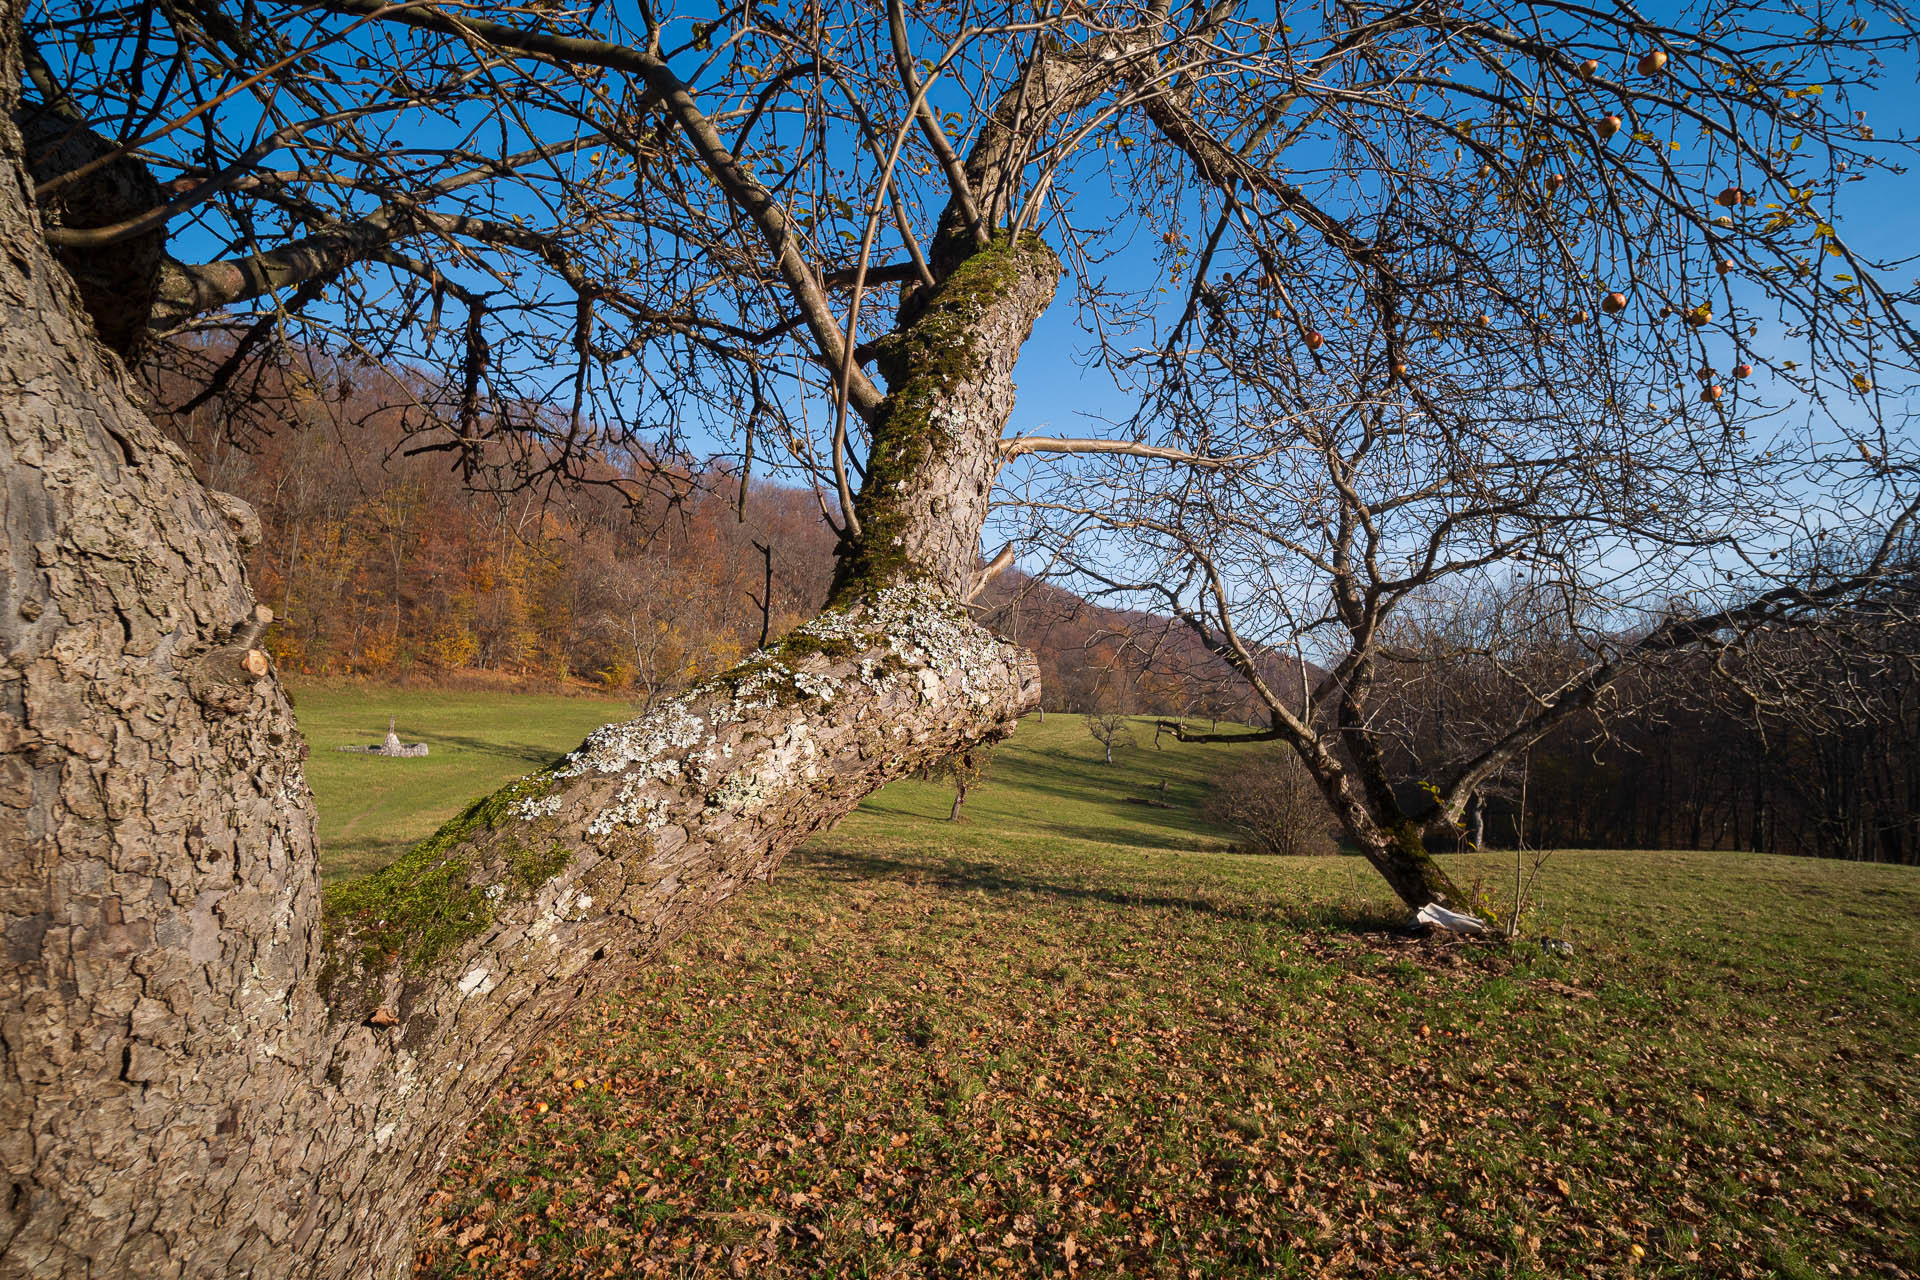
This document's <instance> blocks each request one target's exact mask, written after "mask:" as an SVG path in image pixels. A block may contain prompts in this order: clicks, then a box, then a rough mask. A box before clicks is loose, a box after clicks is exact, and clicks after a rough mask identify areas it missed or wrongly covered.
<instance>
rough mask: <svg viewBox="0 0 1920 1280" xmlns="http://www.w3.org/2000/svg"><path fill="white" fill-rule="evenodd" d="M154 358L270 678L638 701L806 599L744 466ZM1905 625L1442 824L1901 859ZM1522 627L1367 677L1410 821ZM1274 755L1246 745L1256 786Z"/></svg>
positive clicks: (1069, 697)
mask: <svg viewBox="0 0 1920 1280" xmlns="http://www.w3.org/2000/svg"><path fill="white" fill-rule="evenodd" d="M146 373H147V377H148V379H149V381H150V383H151V384H152V385H153V387H154V390H155V399H156V401H157V402H158V408H157V412H156V415H155V416H156V418H157V419H158V420H159V421H160V422H162V423H163V424H164V425H165V426H166V427H167V428H168V429H169V430H171V431H172V433H173V434H174V436H175V438H176V439H177V440H178V441H179V442H180V443H181V444H182V445H183V446H184V447H185V448H186V450H187V451H188V453H189V454H190V456H191V457H192V458H193V459H194V461H195V464H196V466H197V468H198V470H199V473H200V475H201V478H202V479H203V480H204V481H205V482H206V483H208V484H209V485H210V486H212V487H213V488H215V489H219V490H223V491H226V492H230V493H233V494H236V495H238V496H239V497H241V498H243V499H245V500H246V501H247V502H249V503H250V504H252V506H253V507H254V509H255V510H256V511H257V512H258V514H259V517H260V523H261V531H262V538H261V541H260V543H259V545H258V546H256V547H255V548H254V549H253V551H252V553H251V565H250V567H251V572H252V575H253V581H254V584H255V590H256V592H257V593H258V595H259V598H260V599H261V600H262V601H263V602H265V603H266V604H268V605H269V606H271V607H272V608H273V610H274V612H275V615H276V618H277V622H276V623H275V625H274V627H273V629H272V631H271V632H270V633H269V636H268V640H267V643H268V645H269V647H270V648H271V650H272V652H273V655H274V658H275V660H276V662H277V663H278V664H279V666H280V668H281V669H282V670H283V671H287V672H291V673H297V674H306V675H331V676H354V677H365V678H371V679H377V680H382V681H403V682H413V683H429V684H456V685H457V684H473V683H502V684H504V683H516V684H527V683H532V684H539V685H547V686H554V685H560V686H567V687H573V688H583V689H592V690H594V691H597V692H603V693H608V694H614V695H620V696H625V697H629V698H631V699H633V700H634V701H635V702H637V703H640V704H642V705H645V704H649V703H651V702H653V701H656V700H657V699H659V698H661V697H665V696H670V695H671V694H673V693H675V692H677V691H679V690H681V689H683V688H685V687H687V686H688V685H689V684H691V683H692V682H694V681H695V680H697V679H699V678H700V677H702V676H703V675H706V674H708V673H711V672H713V671H717V670H720V669H723V668H724V667H726V666H728V665H731V664H732V663H734V662H736V661H738V660H739V659H740V658H741V657H742V656H743V655H744V654H746V653H747V652H749V651H750V650H752V649H753V648H754V647H755V646H756V645H757V644H758V643H759V640H760V636H761V631H762V627H763V625H764V626H765V628H766V629H767V631H768V633H769V634H770V635H772V636H775V637H777V636H779V635H781V634H783V633H784V632H785V631H786V630H787V629H789V628H791V627H792V626H794V625H797V624H798V623H799V622H800V621H801V620H802V619H804V618H806V617H808V616H810V615H811V614H812V613H813V612H814V611H815V610H817V609H818V607H819V606H820V604H821V602H822V601H823V600H824V598H825V596H826V592H827V588H828V584H829V581H830V579H831V575H832V566H833V539H832V535H831V532H830V531H829V529H828V528H827V526H826V524H825V523H824V522H823V520H822V519H821V517H820V513H819V508H818V504H817V502H816V500H815V497H814V495H813V494H812V493H810V492H808V491H806V490H801V489H793V488H787V487H782V486H779V485H774V484H765V483H759V482H754V483H750V484H748V485H747V486H746V495H745V501H744V503H743V502H742V501H741V483H740V477H739V475H738V473H737V472H736V471H734V470H731V469H729V468H728V467H727V466H726V465H724V464H713V463H708V464H699V463H694V462H687V463H685V464H684V465H681V466H679V467H677V468H674V467H662V466H661V465H659V464H658V463H657V462H642V461H641V460H639V459H637V458H636V461H635V463H634V465H633V466H632V467H630V468H628V469H625V470H622V469H620V468H618V467H615V466H613V465H612V464H610V463H607V462H604V461H602V462H598V463H595V464H593V465H592V466H591V467H589V468H587V469H586V470H584V471H582V470H579V469H576V470H575V471H574V473H573V474H572V475H571V476H570V477H568V478H566V482H564V483H560V482H555V481H554V480H553V478H552V477H548V478H547V479H546V481H545V482H542V483H537V484H533V485H502V486H496V487H495V488H493V489H491V490H489V489H488V488H486V487H485V486H484V485H482V486H480V487H479V488H476V487H475V485H474V484H473V483H472V482H473V480H474V477H473V476H472V475H471V474H470V473H465V472H463V471H462V470H461V469H460V468H459V467H457V466H449V462H448V457H449V455H448V454H446V453H443V452H439V451H432V450H429V451H425V452H422V451H419V448H418V445H419V442H420V440H421V439H422V436H421V434H420V432H419V430H418V427H419V424H418V423H417V422H415V421H413V420H412V417H411V414H412V413H413V412H414V411H413V410H411V409H410V408H409V406H410V405H417V404H418V403H419V402H420V401H421V400H422V399H425V398H426V397H424V396H417V395H414V394H412V390H413V389H410V387H409V384H408V381H407V378H406V376H405V375H404V374H402V375H388V374H385V373H382V374H381V375H380V376H377V377H367V376H365V375H364V374H361V375H359V376H357V377H356V376H354V375H352V374H350V373H349V372H347V371H346V370H345V368H343V367H335V366H330V365H328V364H327V363H326V362H325V361H322V360H317V359H308V360H306V361H305V362H303V364H302V366H301V367H300V368H299V369H298V370H295V369H294V368H292V367H290V366H282V367H280V368H278V369H277V370H276V369H274V368H271V367H270V368H268V369H267V370H266V371H265V372H263V373H256V374H255V375H253V376H254V379H255V381H254V383H253V384H252V385H251V386H250V387H249V388H247V394H246V395H245V396H244V397H221V396H215V397H211V398H208V399H207V400H206V402H205V403H204V404H201V405H198V406H196V407H194V408H193V409H192V410H191V411H190V412H184V413H183V412H174V413H168V412H166V411H165V406H167V405H179V404H183V403H187V402H189V401H191V400H193V399H194V398H195V394H196V384H195V381H194V377H195V366H194V365H192V364H191V363H188V364H175V365H169V364H168V363H167V362H166V361H164V360H162V361H161V362H159V363H158V364H156V365H154V366H150V367H149V368H148V370H147V371H146ZM236 406H240V407H239V408H236ZM236 412H246V413H255V414H259V413H270V414H271V415H272V418H273V421H272V423H271V424H268V423H264V422H262V423H254V422H247V421H240V420H237V419H235V418H234V417H233V416H232V415H233V414H235V413H236ZM269 426H270V427H271V429H268V427H269ZM769 571H770V576H769ZM769 586H770V590H769ZM1910 595H1916V596H1920V593H1910ZM763 598H764V608H765V616H764V617H763ZM1913 603H1914V601H1913V600H1912V599H1907V600H1905V604H1907V605H1911V604H1913ZM1455 605H1456V610H1455V612H1456V613H1457V614H1459V615H1461V616H1468V617H1472V616H1478V617H1480V618H1482V619H1484V618H1487V617H1493V616H1497V615H1498V614H1499V613H1500V612H1501V611H1500V609H1499V608H1498V607H1497V602H1484V601H1483V602H1472V601H1468V602H1455ZM978 607H979V608H980V609H981V610H982V611H983V613H984V615H985V620H986V621H987V622H988V623H989V624H990V625H992V626H993V627H994V628H995V629H996V630H999V631H1001V632H1002V633H1003V634H1006V635H1009V636H1010V637H1012V638H1014V639H1016V640H1018V641H1019V642H1020V643H1022V644H1024V645H1025V646H1027V647H1028V648H1029V649H1031V650H1032V651H1033V652H1034V654H1035V656H1036V658H1037V659H1038V661H1039V664H1040V667H1041V675H1042V679H1043V683H1044V689H1045V695H1044V697H1045V700H1044V705H1045V707H1046V709H1047V710H1049V711H1065V712H1095V711H1099V712H1120V713H1124V714H1138V715H1160V716H1167V717H1181V718H1184V719H1185V720H1186V721H1187V722H1188V723H1189V724H1193V723H1194V722H1195V721H1196V720H1198V721H1201V722H1205V721H1213V722H1216V723H1217V722H1220V721H1246V720H1248V719H1249V717H1250V716H1252V715H1253V711H1254V705H1255V704H1254V702H1253V700H1252V698H1251V697H1250V696H1249V694H1248V692H1247V690H1246V688H1245V686H1244V684H1243V683H1242V682H1241V681H1240V680H1239V679H1238V677H1237V676H1235V675H1233V673H1231V672H1230V671H1228V670H1227V669H1226V668H1225V667H1224V665H1223V664H1221V663H1219V662H1217V661H1215V660H1214V659H1213V658H1212V657H1211V656H1210V655H1208V654H1207V653H1206V651H1205V650H1204V649H1203V648H1202V647H1201V646H1200V644H1199V643H1198V642H1197V641H1196V639H1195V638H1194V637H1193V635H1192V634H1191V633H1190V632H1188V631H1187V630H1185V629H1184V628H1182V627H1180V626H1178V625H1176V624H1174V623H1172V622H1171V621H1170V620H1168V619H1166V618H1163V617H1159V616H1156V615H1152V614H1146V613H1140V612H1131V611H1126V610H1119V609H1113V608H1107V607H1103V606H1100V605H1097V604H1095V603H1092V602H1089V601H1087V600H1084V599H1082V598H1080V597H1078V596H1076V595H1074V594H1072V593H1071V592H1068V591H1066V590H1063V589H1061V588H1060V587H1058V586H1055V585H1052V584H1050V583H1047V582H1044V581H1041V580H1038V579H1034V578H1031V577H1028V576H1026V575H1024V574H1021V573H1020V572H1018V571H1010V572H1008V573H1006V574H1003V575H1001V576H1000V577H998V578H996V579H995V580H994V581H993V582H992V583H991V584H990V585H989V587H988V588H987V590H986V591H985V592H983V593H982V595H981V598H980V601H979V605H978ZM1913 613H1914V611H1913V610H1912V609H1911V608H1893V607H1890V608H1889V610H1888V611H1887V613H1886V614H1885V616H1884V617H1881V618H1879V619H1877V620H1874V621H1872V622H1871V623H1870V624H1869V625H1865V626H1855V627H1854V628H1852V629H1851V630H1850V629H1848V628H1845V627H1841V628H1835V629H1832V630H1830V631H1828V632H1826V633H1822V634H1820V635H1818V636H1815V637H1803V638H1799V639H1784V640H1781V641H1779V642H1777V643H1775V644H1773V645H1771V646H1763V647H1762V648H1761V649H1759V650H1756V651H1754V652H1753V653H1750V654H1749V655H1747V657H1746V658H1744V659H1743V661H1744V662H1746V664H1747V666H1746V667H1744V668H1743V669H1742V670H1740V671H1738V672H1735V671H1729V670H1728V669H1727V668H1726V664H1725V663H1722V664H1721V665H1720V667H1719V668H1718V669H1715V668H1714V667H1713V665H1712V664H1710V663H1709V662H1708V661H1707V660H1705V659H1698V658H1696V659H1689V660H1684V661H1675V662H1673V663H1670V664H1668V665H1666V666H1662V667H1657V668H1653V669H1650V670H1647V671H1644V672H1641V673H1639V674H1637V675H1635V676H1633V677H1631V678H1629V679H1626V680H1623V681H1622V682H1621V683H1620V684H1619V685H1617V686H1616V687H1615V688H1614V689H1613V690H1611V691H1610V692H1609V694H1608V695H1607V697H1606V699H1605V700H1604V702H1603V704H1602V705H1600V706H1598V707H1596V708H1595V709H1594V710H1593V711H1592V712H1591V713H1589V714H1587V715H1585V716H1583V717H1581V718H1579V719H1577V720H1575V721H1573V722H1570V723H1569V724H1566V725H1564V726H1562V727H1561V728H1560V729H1559V730H1557V731H1556V732H1555V733H1554V734H1553V735H1552V736H1550V737H1549V738H1547V739H1546V740H1545V741H1543V742H1541V743H1540V744H1538V745H1537V746H1536V747H1535V748H1534V750H1533V751H1532V752H1530V753H1529V754H1528V755H1527V756H1526V757H1525V758H1524V759H1523V760H1521V761H1520V762H1518V764H1517V765H1516V766H1515V767H1514V768H1513V769H1510V770H1508V771H1507V772H1506V773H1505V774H1503V775H1502V776H1500V777H1499V778H1497V779H1495V780H1494V781H1493V782H1492V783H1491V784H1490V785H1489V786H1487V787H1486V788H1485V789H1484V790H1483V792H1482V794H1481V796H1480V797H1479V799H1478V802H1477V804H1476V805H1475V806H1474V808H1473V809H1472V810H1471V811H1470V815H1469V829H1468V830H1467V831H1466V832H1464V833H1463V836H1462V838H1463V839H1466V840H1474V841H1476V842H1478V843H1480V844H1482V845H1483V846H1486V847H1506V846H1510V845H1512V844H1513V843H1514V842H1516V841H1524V842H1525V843H1526V844H1527V845H1529V846H1532V847H1600V848H1636V847H1639V848H1703V849H1716V848H1724V849H1752V850H1763V851H1768V852H1778V853H1790V854H1806V855H1814V856H1824V857H1844V858H1853V859H1868V860H1876V861H1888V862H1901V863H1920V674H1916V667H1915V662H1914V659H1913V655H1914V654H1916V653H1920V632H1917V631H1916V628H1915V625H1914V624H1913V623H1912V622H1911V621H1910V619H1911V617H1912V616H1913ZM1453 625H1455V627H1456V629H1457V619H1456V623H1455V624H1453ZM1469 629H1471V628H1469ZM1468 639H1471V637H1469V638H1468ZM1531 643H1532V649H1531V650H1530V651H1527V652H1512V651H1509V652H1507V653H1505V654H1504V655H1503V656H1502V658H1501V660H1500V661H1497V662H1496V661H1494V660H1493V659H1492V657H1490V656H1489V649H1488V646H1486V645H1485V644H1481V643H1470V642H1466V641H1463V639H1462V637H1461V636H1459V635H1453V636H1451V637H1449V636H1447V635H1442V634H1429V635H1426V636H1424V637H1421V636H1412V637H1409V638H1408V643H1407V644H1405V645H1403V646H1402V649H1403V651H1405V652H1406V653H1407V654H1408V655H1409V656H1410V657H1411V658H1413V659H1415V660H1413V661H1408V662H1406V663H1403V664H1401V665H1399V666H1398V667H1395V668H1392V669H1389V670H1388V671H1386V672H1384V673H1383V677H1382V683H1383V686H1384V687H1385V688H1386V690H1387V691H1388V695H1389V696H1388V697H1387V699H1386V710H1385V711H1384V712H1383V714H1382V715H1381V717H1380V719H1379V721H1378V725H1377V727H1378V729H1379V730H1380V732H1381V734H1382V738H1383V740H1384V741H1386V743H1387V744H1388V746H1389V751H1390V755H1391V757H1392V758H1393V760H1394V762H1395V767H1396V771H1397V772H1398V773H1399V775H1400V776H1401V777H1402V778H1404V779H1405V799H1406V802H1407V805H1408V807H1409V809H1410V810H1412V811H1418V809H1419V808H1420V807H1421V796H1420V780H1421V779H1422V778H1423V777H1426V776H1428V775H1429V774H1430V773H1433V772H1435V771H1436V769H1437V766H1438V765H1439V764H1441V763H1443V762H1444V761H1446V760H1447V759H1449V758H1451V757H1453V756H1455V755H1457V754H1458V753H1460V752H1462V751H1472V750H1477V749H1478V747H1477V744H1478V743H1479V742H1480V741H1482V739H1483V738H1484V731H1485V729H1486V728H1487V726H1489V725H1492V724H1495V723H1498V722H1499V721H1500V720H1501V719H1502V710H1503V703H1504V702H1506V701H1510V700H1512V699H1516V698H1525V697H1528V696H1530V695H1529V694H1528V693H1527V692H1526V688H1525V680H1524V679H1523V678H1521V677H1522V676H1526V675H1528V673H1530V677H1531V678H1532V679H1533V680H1534V682H1535V683H1536V684H1537V683H1538V678H1539V676H1540V675H1541V674H1542V671H1543V670H1550V669H1551V667H1552V665H1553V663H1554V662H1555V661H1556V660H1558V659H1557V657H1556V642H1554V641H1553V640H1551V639H1550V638H1549V639H1547V640H1544V641H1543V640H1541V639H1539V638H1537V637H1536V638H1535V639H1534V640H1533V641H1532V642H1531ZM1303 674H1305V675H1306V676H1307V677H1308V678H1310V679H1316V680H1317V679H1318V678H1319V676H1320V674H1321V673H1320V672H1319V671H1318V670H1316V669H1314V668H1311V667H1308V668H1306V669H1305V670H1304V672H1303V671H1302V669H1301V668H1300V666H1299V665H1298V660H1297V659H1295V658H1289V657H1286V656H1284V655H1275V657H1274V659H1273V661H1272V664H1271V669H1270V670H1269V671H1268V672H1267V673H1266V678H1267V679H1268V681H1269V683H1270V684H1271V685H1272V686H1273V687H1275V688H1277V689H1280V690H1283V691H1288V692H1289V693H1290V695H1291V696H1293V697H1297V696H1298V691H1299V688H1300V683H1299V682H1300V679H1301V676H1302V675H1303ZM1270 766H1271V762H1270V761H1269V760H1267V759H1266V758H1265V756H1264V755H1263V754H1262V753H1260V752H1258V751H1255V750H1250V751H1249V753H1248V772H1249V776H1250V777H1255V776H1258V775H1259V774H1260V771H1261V770H1262V769H1268V768H1270ZM1314 821H1315V822H1316V824H1324V822H1325V821H1326V819H1325V818H1319V819H1315V820H1314Z"/></svg>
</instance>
